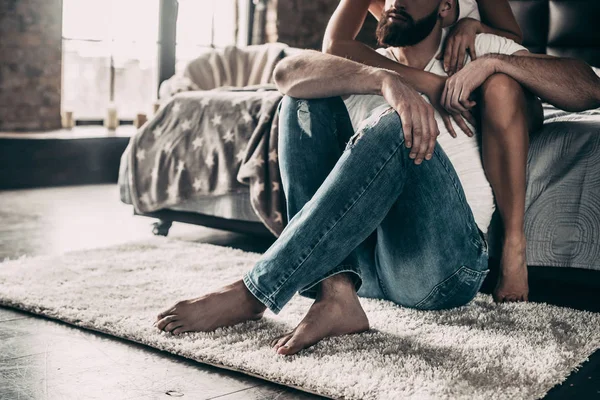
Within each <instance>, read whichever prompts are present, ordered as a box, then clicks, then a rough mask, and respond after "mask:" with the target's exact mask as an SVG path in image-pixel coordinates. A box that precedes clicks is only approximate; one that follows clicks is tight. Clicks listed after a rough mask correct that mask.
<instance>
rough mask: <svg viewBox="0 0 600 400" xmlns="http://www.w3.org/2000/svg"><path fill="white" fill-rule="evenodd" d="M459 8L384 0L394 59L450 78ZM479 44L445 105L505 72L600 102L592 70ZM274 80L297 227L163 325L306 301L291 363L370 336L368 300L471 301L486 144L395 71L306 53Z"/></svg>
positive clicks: (482, 39) (164, 315) (224, 319)
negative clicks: (450, 123) (449, 55)
mask: <svg viewBox="0 0 600 400" xmlns="http://www.w3.org/2000/svg"><path fill="white" fill-rule="evenodd" d="M453 7H455V0H396V1H391V0H387V1H386V6H385V14H384V17H385V21H386V22H385V24H383V27H382V29H380V30H379V34H380V35H381V37H380V40H381V42H382V43H385V44H387V45H388V46H390V47H389V48H388V49H387V50H386V54H388V55H391V54H394V55H396V58H397V59H398V60H405V61H406V62H407V63H410V64H411V65H417V64H421V65H422V66H423V67H424V68H426V69H431V70H433V71H441V72H440V75H442V74H443V68H442V66H441V61H440V60H437V59H436V58H435V56H436V54H437V52H438V51H439V49H440V44H441V43H442V38H443V30H442V27H441V23H440V21H441V20H442V19H443V17H444V16H446V15H447V13H449V12H452V11H453ZM406 38H411V42H401V41H402V40H405V39H406ZM476 47H477V51H476V53H477V54H478V55H479V58H478V59H477V60H476V61H473V62H471V63H469V64H467V65H466V66H465V67H464V68H463V69H462V70H461V71H460V72H458V73H457V74H455V75H453V76H452V77H451V78H448V79H447V81H446V82H445V94H444V99H445V100H444V101H445V102H448V103H449V104H454V105H455V106H457V105H458V104H461V105H462V106H463V107H466V108H470V107H472V105H473V104H472V101H471V100H470V97H471V94H472V93H473V91H474V90H475V89H477V88H478V87H480V86H481V85H482V83H483V82H484V81H485V80H486V79H487V78H488V77H490V76H491V75H493V74H496V73H503V74H506V75H508V76H510V77H512V78H513V79H515V80H516V81H518V82H519V83H520V84H521V85H523V86H524V87H526V88H527V89H529V90H530V91H531V92H533V93H534V94H535V95H537V96H539V97H541V98H542V99H543V100H545V101H548V102H550V103H552V104H554V105H556V106H558V107H560V108H564V109H568V110H573V111H575V110H584V109H588V108H595V107H598V106H600V79H599V78H598V77H597V76H596V75H595V74H594V72H593V71H592V69H591V68H590V67H589V66H588V65H587V64H586V63H584V62H582V61H578V60H572V59H560V58H555V57H549V56H541V55H532V54H529V53H528V52H527V50H525V49H524V48H523V47H522V46H520V45H517V44H516V43H514V42H512V41H510V40H508V39H506V38H500V37H498V36H494V35H489V34H481V35H478V37H477V40H476ZM497 53H502V54H497ZM486 54H487V55H486ZM434 66H435V67H434ZM275 77H276V81H277V84H278V87H279V89H280V90H281V91H282V92H283V93H285V94H287V96H286V97H285V98H284V99H283V101H282V104H281V113H280V133H279V135H280V136H279V157H280V160H279V161H280V169H281V175H282V182H283V186H284V191H285V193H286V198H287V205H288V213H289V223H288V225H287V226H286V228H285V229H284V231H283V232H282V234H281V236H280V237H279V238H278V239H277V240H276V241H275V242H274V243H273V245H272V246H271V247H270V248H269V249H268V250H267V251H266V252H265V253H264V254H263V255H262V257H261V258H260V260H259V261H258V262H257V263H256V264H255V265H254V267H253V268H252V269H251V270H250V271H248V273H247V274H245V275H244V277H243V279H241V280H239V281H237V282H235V283H233V284H231V285H228V286H225V287H224V288H223V289H221V290H220V291H217V292H214V293H210V294H208V295H204V296H201V297H198V298H195V299H190V300H184V301H180V302H178V303H177V304H175V305H174V306H172V307H169V308H168V309H166V310H165V311H163V312H161V313H160V314H159V315H158V318H157V322H156V325H157V327H158V329H160V330H163V331H168V332H172V333H173V334H180V333H182V332H192V331H211V330H214V329H216V328H218V327H222V326H228V325H233V324H237V323H240V322H243V321H247V320H253V319H259V318H261V317H262V315H263V313H264V311H265V310H266V308H269V309H270V310H271V311H273V312H274V313H279V312H280V311H281V309H282V308H283V307H284V306H285V304H286V303H287V302H288V301H289V300H290V299H291V298H292V297H293V296H294V294H295V293H296V292H300V294H302V295H305V296H309V297H313V298H315V299H316V300H315V302H314V304H313V305H312V306H311V308H310V310H309V311H308V314H307V315H306V317H305V318H304V319H303V320H302V322H301V323H300V324H299V325H298V327H296V329H295V330H294V331H292V332H290V333H288V334H286V335H284V336H282V337H281V338H277V339H275V340H274V341H273V342H272V345H273V346H274V348H275V349H276V351H277V352H278V353H279V354H285V355H290V354H295V353H297V352H298V351H300V350H301V349H303V348H306V347H308V346H311V345H312V344H314V343H316V342H318V341H319V340H321V339H323V338H325V337H329V336H336V335H343V334H349V333H356V332H362V331H365V330H367V329H368V328H369V322H368V319H367V316H366V315H365V313H364V311H363V309H362V307H361V305H360V302H359V300H358V297H357V295H358V296H364V297H373V298H380V299H385V300H390V301H393V302H395V303H396V304H399V305H401V306H405V307H413V308H417V309H421V310H437V309H447V308H453V307H459V306H462V305H465V304H467V303H468V302H469V301H471V300H472V299H473V297H474V296H475V295H476V294H477V292H478V290H479V288H480V286H481V284H482V282H483V280H484V278H485V276H486V274H487V272H488V266H487V263H488V253H487V244H486V242H485V239H484V236H483V233H484V232H485V231H486V230H487V227H488V225H489V222H490V219H491V215H492V212H493V210H494V203H493V195H492V190H491V188H490V185H489V182H488V181H487V179H486V177H485V173H484V171H483V167H482V164H481V159H480V155H479V148H478V144H477V137H476V136H473V137H470V136H466V135H459V137H457V138H451V137H450V135H449V133H448V131H447V130H446V129H445V128H444V124H443V123H442V122H441V120H440V118H439V116H436V115H435V112H434V110H433V108H432V107H431V105H430V104H429V103H428V102H427V101H426V100H425V99H424V98H423V97H422V96H421V95H420V94H418V93H417V92H416V91H415V90H414V89H412V88H411V87H410V86H409V85H408V84H407V83H406V82H405V81H404V80H403V78H402V77H401V76H400V75H398V74H397V73H395V72H392V71H388V70H383V69H378V68H373V67H368V66H365V65H363V64H359V63H356V62H354V61H350V60H347V59H344V58H341V57H336V56H332V55H328V54H322V53H320V52H316V51H305V52H303V53H301V54H299V55H297V56H293V57H289V58H286V59H284V60H283V61H282V62H281V63H280V64H279V65H278V67H277V68H276V71H275ZM369 94H370V95H373V96H364V95H369ZM347 95H360V96H353V97H351V98H349V99H347V100H346V103H347V104H350V105H352V104H353V103H354V104H355V106H351V107H350V114H351V115H352V116H353V119H354V122H355V125H357V129H356V130H354V129H353V126H352V123H353V119H351V117H350V116H349V114H348V110H347V108H346V105H345V104H344V101H343V100H342V98H341V97H339V96H347ZM290 96H293V97H290ZM301 99H313V100H301ZM356 104H359V107H358V108H357V106H356ZM471 129H473V127H471ZM438 136H439V138H438ZM436 141H437V145H436ZM423 160H426V161H424V162H423ZM415 161H416V162H415ZM198 279H199V281H198V282H199V283H201V279H202V277H198Z"/></svg>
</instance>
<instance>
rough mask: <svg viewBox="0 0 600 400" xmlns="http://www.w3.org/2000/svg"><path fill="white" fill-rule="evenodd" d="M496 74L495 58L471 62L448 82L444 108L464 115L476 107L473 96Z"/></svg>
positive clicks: (443, 94) (484, 58)
mask: <svg viewBox="0 0 600 400" xmlns="http://www.w3.org/2000/svg"><path fill="white" fill-rule="evenodd" d="M495 72H496V63H495V62H494V59H493V58H490V57H486V56H483V57H481V58H478V59H477V60H475V61H473V62H470V63H469V64H467V65H466V66H465V67H464V68H463V69H461V70H460V71H458V72H457V73H456V74H454V75H452V76H451V77H450V78H448V80H447V81H446V86H445V88H444V92H443V93H442V96H441V103H442V106H443V107H444V108H445V109H446V110H447V111H448V112H449V113H464V112H467V111H469V110H470V109H471V108H473V107H475V105H476V103H475V102H474V101H472V100H471V94H472V93H473V92H474V91H475V89H477V88H478V87H480V86H481V85H482V84H483V82H485V80H486V79H487V78H489V77H490V76H491V75H492V74H494V73H495Z"/></svg>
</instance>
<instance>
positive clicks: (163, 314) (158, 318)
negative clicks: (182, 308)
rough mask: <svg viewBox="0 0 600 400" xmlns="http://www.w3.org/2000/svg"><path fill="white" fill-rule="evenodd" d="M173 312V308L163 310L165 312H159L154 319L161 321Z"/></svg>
mask: <svg viewBox="0 0 600 400" xmlns="http://www.w3.org/2000/svg"><path fill="white" fill-rule="evenodd" d="M174 311H175V307H174V306H173V307H171V308H169V309H168V310H165V311H163V312H161V313H160V314H158V316H157V317H156V319H157V320H161V319H163V318H164V317H166V316H167V315H169V314H172V313H173V312H174Z"/></svg>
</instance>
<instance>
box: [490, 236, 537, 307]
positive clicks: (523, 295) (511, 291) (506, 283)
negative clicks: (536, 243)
mask: <svg viewBox="0 0 600 400" xmlns="http://www.w3.org/2000/svg"><path fill="white" fill-rule="evenodd" d="M525 249H526V242H525V236H521V237H514V238H510V239H507V240H505V241H504V246H503V250H502V261H501V263H500V274H499V276H498V282H497V284H496V288H495V289H494V301H496V302H497V303H503V302H512V301H528V300H529V299H528V297H529V285H528V282H527V258H526V256H525Z"/></svg>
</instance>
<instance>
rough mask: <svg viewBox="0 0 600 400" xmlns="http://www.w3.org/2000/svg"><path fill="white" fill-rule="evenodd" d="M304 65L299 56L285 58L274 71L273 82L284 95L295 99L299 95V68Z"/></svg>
mask: <svg viewBox="0 0 600 400" xmlns="http://www.w3.org/2000/svg"><path fill="white" fill-rule="evenodd" d="M301 65H302V60H301V59H299V58H298V56H291V57H287V58H284V59H283V60H281V61H280V62H279V63H277V66H276V67H275V70H274V71H273V80H274V81H275V85H276V86H277V90H279V91H280V92H281V93H282V94H284V95H287V96H291V97H295V95H296V94H297V93H296V92H297V91H298V90H297V86H298V82H297V76H298V74H296V73H295V71H297V68H299V67H300V66H301Z"/></svg>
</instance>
